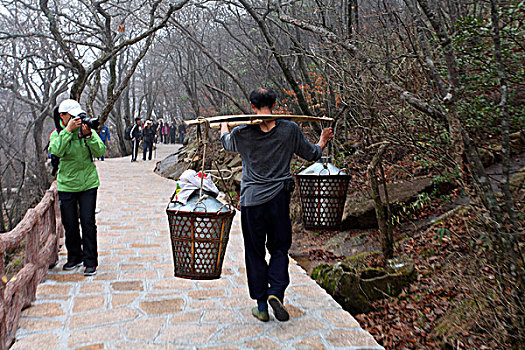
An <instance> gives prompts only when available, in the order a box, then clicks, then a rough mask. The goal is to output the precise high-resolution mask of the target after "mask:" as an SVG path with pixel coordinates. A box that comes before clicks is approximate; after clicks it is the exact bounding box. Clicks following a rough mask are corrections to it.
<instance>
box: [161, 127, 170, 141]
mask: <svg viewBox="0 0 525 350" xmlns="http://www.w3.org/2000/svg"><path fill="white" fill-rule="evenodd" d="M161 132H162V142H163V143H165V144H167V143H169V141H168V135H169V134H170V127H169V125H168V123H163V125H162V130H161Z"/></svg>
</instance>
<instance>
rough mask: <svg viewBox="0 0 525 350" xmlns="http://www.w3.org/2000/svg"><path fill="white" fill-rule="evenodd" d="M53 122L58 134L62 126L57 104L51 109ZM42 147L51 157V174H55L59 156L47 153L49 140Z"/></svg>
mask: <svg viewBox="0 0 525 350" xmlns="http://www.w3.org/2000/svg"><path fill="white" fill-rule="evenodd" d="M53 122H54V123H55V128H56V129H55V130H56V131H57V133H59V134H60V132H61V131H62V126H60V113H58V106H56V107H55V109H54V110H53ZM49 137H51V135H49ZM44 149H45V151H46V152H48V154H49V157H50V158H51V166H52V167H53V170H52V171H51V175H53V176H55V175H56V173H57V171H58V165H59V164H60V157H58V156H55V155H54V154H50V153H49V141H48V142H47V145H46V147H45V148H44Z"/></svg>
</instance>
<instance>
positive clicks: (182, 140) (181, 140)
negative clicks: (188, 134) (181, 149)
mask: <svg viewBox="0 0 525 350" xmlns="http://www.w3.org/2000/svg"><path fill="white" fill-rule="evenodd" d="M179 143H180V144H182V143H184V134H179Z"/></svg>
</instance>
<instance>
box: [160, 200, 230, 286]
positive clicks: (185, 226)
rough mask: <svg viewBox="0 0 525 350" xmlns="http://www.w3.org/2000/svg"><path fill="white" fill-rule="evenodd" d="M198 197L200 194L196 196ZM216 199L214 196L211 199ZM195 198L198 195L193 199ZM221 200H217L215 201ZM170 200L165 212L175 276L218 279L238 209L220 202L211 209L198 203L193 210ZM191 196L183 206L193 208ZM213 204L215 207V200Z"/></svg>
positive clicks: (204, 204)
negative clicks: (217, 207) (215, 207)
mask: <svg viewBox="0 0 525 350" xmlns="http://www.w3.org/2000/svg"><path fill="white" fill-rule="evenodd" d="M197 199H198V196H197ZM212 199H213V200H215V199H214V198H211V199H209V200H212ZM193 201H195V198H193ZM215 201H216V202H217V203H219V202H218V201H217V200H215ZM172 204H174V203H173V202H171V201H170V204H169V205H168V208H167V209H166V213H167V214H168V222H169V227H170V235H171V245H172V249H173V264H174V272H175V277H181V278H188V279H218V278H220V276H221V271H222V264H223V261H224V253H225V252H226V246H227V244H228V239H229V236H230V229H231V225H232V222H233V218H234V216H235V210H233V209H231V208H229V207H228V206H224V205H222V204H221V207H220V209H219V210H216V211H213V212H212V211H209V209H212V208H209V203H208V205H206V203H202V202H200V203H198V204H197V205H196V206H195V207H194V209H193V210H179V209H181V208H180V206H179V208H177V206H176V205H172ZM192 205H193V203H192V199H191V198H190V200H189V201H188V204H186V206H184V207H182V209H185V208H188V207H191V206H192ZM213 206H216V204H215V203H214V204H213Z"/></svg>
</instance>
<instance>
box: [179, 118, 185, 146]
mask: <svg viewBox="0 0 525 350" xmlns="http://www.w3.org/2000/svg"><path fill="white" fill-rule="evenodd" d="M185 136H186V124H184V122H181V123H180V124H179V143H180V144H183V143H184V137H185Z"/></svg>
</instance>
